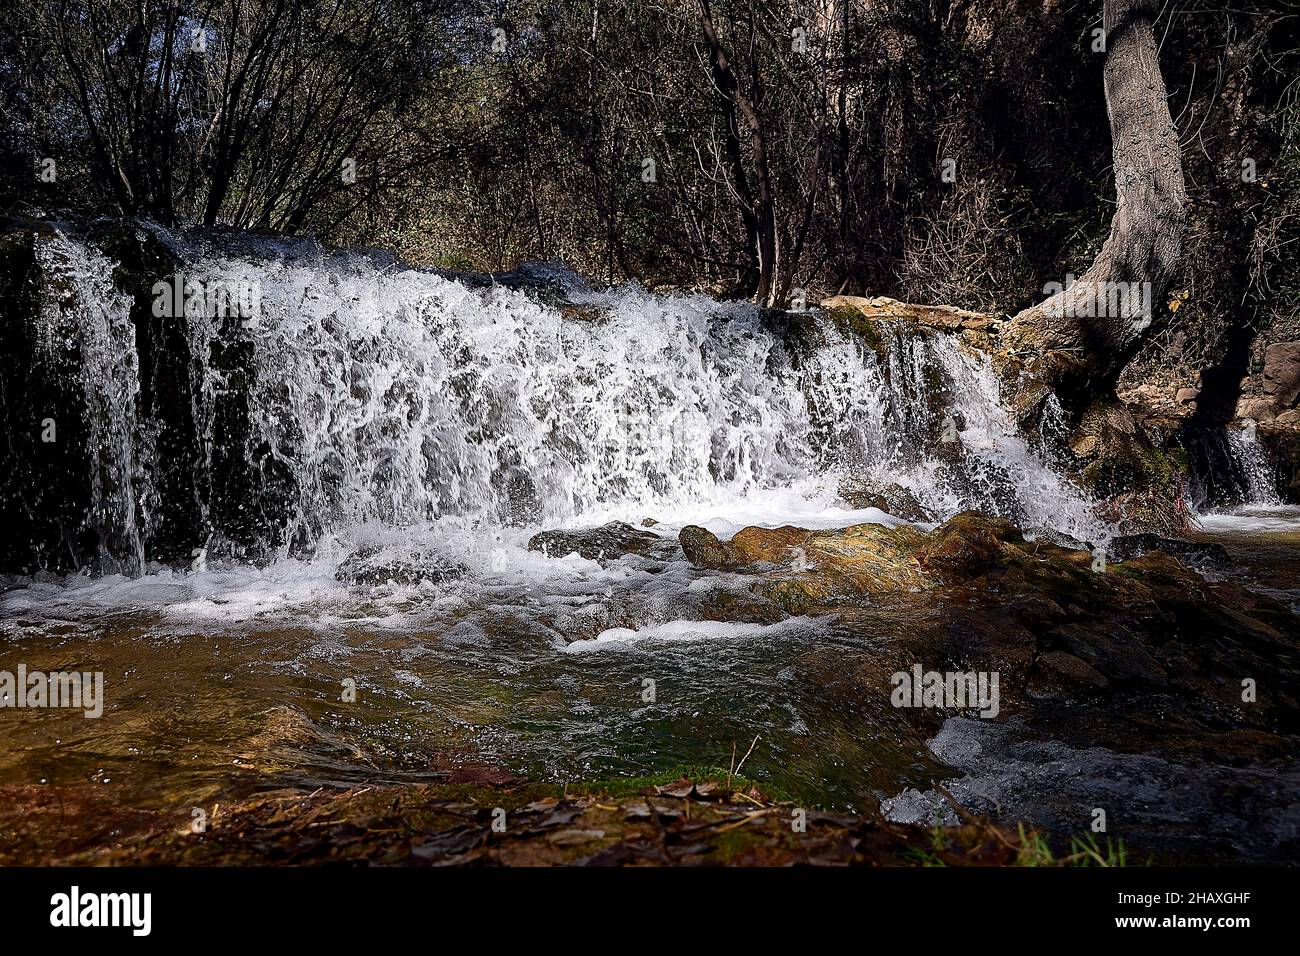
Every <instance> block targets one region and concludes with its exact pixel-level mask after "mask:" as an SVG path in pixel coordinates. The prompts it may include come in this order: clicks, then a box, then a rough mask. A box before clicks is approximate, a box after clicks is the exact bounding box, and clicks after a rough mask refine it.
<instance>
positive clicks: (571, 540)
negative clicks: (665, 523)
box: [528, 521, 664, 561]
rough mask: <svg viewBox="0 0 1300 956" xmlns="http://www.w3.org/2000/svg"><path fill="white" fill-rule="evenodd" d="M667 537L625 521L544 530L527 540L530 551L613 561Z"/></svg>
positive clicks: (645, 548)
mask: <svg viewBox="0 0 1300 956" xmlns="http://www.w3.org/2000/svg"><path fill="white" fill-rule="evenodd" d="M663 540H664V539H663V538H662V537H660V536H659V535H657V534H655V533H654V532H653V531H642V530H641V529H639V528H634V527H632V526H631V525H630V524H627V523H626V522H623V521H611V522H610V523H609V524H606V525H601V526H600V527H599V528H583V529H580V530H576V531H542V532H540V533H539V534H535V535H533V536H532V538H531V539H530V540H529V542H528V550H529V551H540V552H542V553H543V554H545V555H547V556H548V557H552V558H562V557H564V556H565V555H568V554H573V553H575V552H576V553H577V554H580V555H581V556H582V557H584V558H586V559H587V560H589V561H612V560H615V559H617V558H621V557H623V555H625V554H646V553H647V552H649V551H650V550H651V549H653V548H654V547H655V545H657V544H659V543H660V542H661V541H663Z"/></svg>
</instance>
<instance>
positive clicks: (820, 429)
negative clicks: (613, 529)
mask: <svg viewBox="0 0 1300 956" xmlns="http://www.w3.org/2000/svg"><path fill="white" fill-rule="evenodd" d="M162 235H163V238H164V239H165V240H166V241H167V242H168V243H169V244H170V246H171V248H172V249H173V250H174V251H175V252H176V253H177V254H178V255H179V257H180V260H181V261H182V262H183V264H184V265H183V268H184V275H183V276H178V277H177V280H176V281H178V282H180V283H182V285H183V286H184V287H185V288H189V287H190V284H191V283H192V284H194V286H195V287H196V288H205V289H208V290H211V289H212V288H214V287H216V288H222V289H249V288H254V289H257V290H259V291H258V294H259V306H260V307H259V308H258V309H257V311H256V315H255V316H254V318H253V319H252V320H251V321H240V322H232V321H230V318H229V316H227V315H223V314H214V313H213V311H212V310H205V309H197V310H192V314H186V315H183V316H181V315H177V316H176V317H174V318H167V319H164V320H163V321H166V322H173V323H179V324H180V326H181V331H182V334H183V337H184V341H185V343H186V348H187V350H188V354H187V355H186V356H184V357H183V358H184V362H185V364H186V366H187V367H188V369H189V401H190V414H189V416H188V418H187V419H186V421H187V422H189V423H191V424H189V425H188V426H187V427H190V428H192V430H193V432H194V434H193V435H191V436H189V439H190V440H191V441H192V443H193V447H194V448H195V449H196V450H197V451H196V452H195V455H194V457H195V458H196V461H195V462H193V466H192V470H193V473H194V474H193V480H192V483H191V485H190V486H188V487H187V494H189V495H192V496H193V497H194V498H196V499H197V500H198V510H197V514H198V519H197V524H198V525H199V526H197V527H194V528H193V529H192V530H191V534H190V540H189V541H187V542H184V544H185V546H186V552H187V553H189V551H190V549H193V552H192V553H195V554H202V555H206V554H207V550H206V549H207V547H208V545H209V544H210V543H211V542H212V541H213V540H214V539H215V540H216V541H218V542H222V541H224V539H225V537H226V536H227V534H228V533H230V530H229V529H228V528H225V527H223V526H222V525H223V519H222V518H221V517H220V515H218V514H217V513H216V512H217V511H218V510H219V509H217V508H216V507H215V505H214V502H213V500H212V498H213V489H214V488H215V487H218V486H220V485H222V483H223V482H224V483H225V484H226V485H227V486H231V485H232V484H233V485H234V486H235V487H236V495H237V496H242V499H248V500H241V501H240V503H239V504H238V506H237V507H238V509H240V510H244V509H245V508H246V507H248V508H251V507H252V506H251V501H252V500H256V499H259V498H274V497H277V496H278V498H279V499H281V500H282V503H283V508H282V513H280V514H278V515H274V516H270V517H264V519H262V524H261V526H259V525H258V522H257V521H252V523H251V528H252V534H253V536H254V537H260V538H261V539H262V544H264V545H265V544H267V543H270V542H279V544H278V545H276V548H277V549H278V550H279V551H280V553H281V554H284V553H285V552H286V551H289V550H293V551H295V552H296V553H302V551H303V549H306V550H307V552H310V551H311V550H312V548H313V547H314V546H315V545H316V543H317V542H319V541H321V540H323V539H334V538H339V537H342V538H346V537H347V536H348V534H349V532H350V530H351V529H356V528H358V527H362V526H366V525H375V524H378V525H380V526H384V527H388V528H403V527H408V528H409V527H422V528H428V527H429V526H434V527H441V528H445V529H458V530H462V531H463V530H466V529H477V530H478V531H480V532H481V531H483V530H484V529H493V528H502V527H507V526H521V527H532V528H536V527H538V526H543V525H547V526H554V525H566V524H568V525H572V524H592V523H597V522H600V521H605V520H609V519H610V518H613V517H619V518H624V519H628V520H638V519H639V518H640V517H643V516H646V515H654V516H656V517H658V518H660V519H667V520H670V521H671V519H673V518H675V517H678V516H692V515H705V516H707V515H710V514H713V515H725V514H727V513H730V512H733V511H735V510H736V506H737V503H739V502H757V501H759V500H760V499H762V500H763V501H766V502H767V503H766V504H765V505H764V504H754V505H753V506H752V507H749V508H747V509H744V508H742V509H741V510H742V511H743V512H744V513H745V514H748V515H751V516H753V515H754V514H755V513H756V512H757V513H759V514H760V517H759V520H761V521H762V520H768V519H769V516H763V515H762V514H761V512H762V511H763V510H764V508H767V509H772V508H775V509H776V511H777V512H778V513H774V514H771V515H770V520H773V521H776V520H781V519H783V518H785V517H787V516H788V515H787V514H783V513H779V512H780V511H781V508H782V507H784V508H785V509H786V511H788V510H789V508H790V505H791V502H797V503H798V504H797V507H796V510H797V511H799V512H816V511H817V510H819V509H821V508H825V507H826V506H828V505H830V504H831V503H832V502H833V500H834V495H833V481H832V480H831V479H833V478H834V477H835V475H837V474H838V473H841V472H851V473H856V474H867V475H870V476H872V477H874V478H877V479H880V480H885V481H890V482H896V483H898V484H901V485H903V486H905V487H907V488H909V489H911V490H912V491H913V492H914V494H915V495H916V497H917V498H918V499H919V500H920V501H921V502H922V503H923V504H924V505H925V506H926V507H927V509H928V510H929V511H930V512H931V513H932V514H933V515H934V516H935V517H936V518H937V519H941V518H943V517H946V516H948V515H951V514H953V513H956V512H957V511H960V510H963V509H966V508H979V509H981V510H984V511H987V512H991V513H994V514H1001V515H1005V516H1007V517H1010V518H1012V519H1013V520H1015V521H1016V522H1017V523H1019V524H1021V525H1022V526H1024V527H1027V528H1033V527H1044V528H1054V529H1057V530H1060V531H1064V532H1067V533H1069V534H1071V535H1073V536H1075V537H1078V538H1080V539H1084V540H1099V539H1102V538H1104V537H1105V536H1106V529H1105V527H1104V526H1102V525H1101V524H1100V523H1099V522H1098V521H1096V520H1095V519H1094V518H1093V517H1092V516H1091V512H1090V508H1089V503H1088V501H1087V500H1085V498H1084V497H1083V496H1082V495H1081V494H1080V493H1079V492H1078V490H1077V489H1076V488H1075V486H1073V485H1072V484H1071V483H1070V482H1069V481H1067V480H1065V479H1063V478H1061V477H1060V476H1059V475H1057V474H1056V473H1054V472H1053V471H1052V469H1051V468H1050V467H1049V466H1048V465H1047V464H1045V463H1044V461H1043V460H1042V459H1041V457H1039V455H1038V454H1036V453H1035V451H1034V450H1033V449H1031V448H1030V447H1029V446H1028V445H1027V443H1026V442H1025V440H1024V439H1023V438H1022V437H1021V436H1019V435H1018V434H1017V431H1016V428H1015V426H1014V425H1013V423H1012V421H1011V419H1010V416H1009V415H1008V414H1007V412H1006V410H1005V409H1004V408H1003V407H1002V406H1001V404H1000V402H999V398H998V389H997V384H996V381H995V379H994V377H993V375H992V373H991V371H990V370H989V368H988V367H987V364H986V363H985V362H984V361H983V360H982V359H981V358H979V357H977V356H975V355H974V354H972V353H970V352H969V351H967V350H965V349H963V348H962V347H961V346H960V345H959V344H958V342H957V341H956V340H955V339H953V338H951V337H948V336H945V335H941V334H932V333H929V332H922V331H919V330H916V329H913V328H902V327H897V326H890V325H882V326H881V329H880V333H881V334H880V338H879V340H878V341H874V342H871V341H867V340H866V339H865V338H863V337H862V336H860V335H857V334H853V333H849V332H846V331H843V330H841V329H839V328H837V327H836V326H835V325H834V324H833V323H831V322H828V321H822V320H817V319H815V318H810V317H808V316H786V317H781V316H780V315H779V314H777V315H774V314H772V313H762V312H760V311H759V310H757V309H755V308H753V307H751V306H747V305H739V304H722V303H718V302H716V301H713V300H711V299H707V298H704V297H701V296H688V295H653V294H650V293H647V292H645V291H643V290H641V289H639V288H635V287H630V288H624V289H619V290H614V291H607V292H594V291H591V290H590V289H588V288H586V287H585V286H583V285H582V284H581V283H580V282H579V281H577V280H576V279H574V278H572V277H571V278H570V280H569V283H568V288H566V289H565V290H564V292H565V295H564V298H565V300H566V301H565V302H564V304H561V305H554V304H547V302H546V301H545V299H546V297H545V296H543V297H539V296H537V295H535V294H531V293H529V292H527V291H522V290H518V289H511V288H506V287H503V286H488V287H483V286H481V285H475V284H473V283H470V282H467V281H462V280H460V279H455V278H448V277H444V276H441V275H437V274H433V273H430V272H425V271H420V270H415V269H410V268H401V267H397V266H393V265H377V264H376V263H375V262H374V261H373V260H372V259H370V258H368V257H365V256H361V255H351V256H349V255H343V254H336V255H326V254H322V253H320V252H319V250H316V249H315V248H314V247H311V248H304V246H303V245H301V244H299V245H292V244H279V245H276V244H265V243H264V244H263V245H262V246H261V247H259V248H258V249H257V250H256V251H254V252H250V251H248V250H247V249H244V250H239V251H237V252H233V253H232V252H230V251H229V250H226V249H213V248H210V247H206V246H203V245H201V244H198V243H193V244H191V243H188V242H183V241H180V240H176V239H174V238H172V237H170V236H167V235H166V234H162ZM46 250H47V251H46V252H45V255H46V256H47V257H48V258H49V259H51V260H54V259H58V260H60V261H59V262H58V263H55V262H53V261H51V262H50V263H49V269H50V271H51V274H66V275H67V276H68V277H69V282H70V286H69V289H68V291H67V292H66V293H65V294H64V295H63V299H64V300H66V301H63V302H62V304H61V305H59V307H58V308H57V309H55V308H54V305H53V303H49V304H47V309H46V310H45V313H44V314H45V315H46V318H44V319H43V320H42V321H43V322H45V323H46V325H47V326H48V328H47V329H46V331H45V332H44V333H43V334H46V335H56V334H57V335H63V336H65V337H71V338H73V339H75V340H76V341H77V342H78V343H79V344H80V354H81V377H82V382H83V385H84V394H85V398H86V409H85V414H86V416H87V419H88V420H89V421H90V423H91V436H90V442H89V447H90V450H91V451H90V455H89V460H90V467H91V470H92V476H91V484H92V488H93V492H92V502H91V511H90V514H89V515H88V518H87V520H88V522H89V523H90V524H92V525H93V526H94V527H95V528H96V530H97V531H99V533H100V537H101V539H102V540H103V541H104V542H105V544H104V546H103V547H104V549H105V550H108V551H113V552H114V553H115V554H116V555H117V556H118V558H119V560H120V561H121V562H122V564H121V566H122V567H123V568H124V569H125V570H128V571H138V570H139V569H140V568H141V567H142V566H143V562H144V558H145V557H146V556H147V555H148V554H149V543H150V542H149V539H150V532H151V527H150V523H149V521H148V520H147V517H148V515H149V513H150V510H151V508H152V506H153V498H154V497H155V496H154V492H153V489H152V486H151V484H150V481H149V471H150V467H149V466H150V465H151V463H153V462H154V459H155V457H156V453H155V451H154V449H155V446H156V436H157V434H158V432H159V430H160V429H161V428H162V427H163V426H162V425H161V424H159V423H158V422H155V421H150V420H137V419H138V417H139V416H138V412H137V398H138V395H139V392H140V383H139V381H138V378H139V375H140V374H141V373H140V366H139V362H138V360H137V359H136V349H135V347H134V341H133V338H134V335H133V329H132V320H131V317H130V299H129V298H128V297H127V296H126V295H124V294H123V293H122V292H121V291H119V290H118V289H117V288H116V287H115V285H114V282H113V268H114V264H113V263H112V262H111V261H110V260H109V259H108V258H107V257H106V256H105V255H103V254H102V253H100V252H98V251H96V250H94V249H92V248H90V247H89V246H88V245H87V244H86V243H84V242H82V241H80V240H76V239H71V238H67V237H60V239H59V240H58V241H57V242H55V243H50V244H47V246H46ZM232 409H233V410H234V411H233V412H232ZM232 416H233V417H236V418H239V419H240V421H239V423H238V427H234V428H232V427H229V426H223V425H222V423H223V422H229V421H230V420H231V419H232ZM223 427H225V431H224V432H223V431H221V429H222V428H223ZM232 436H233V437H234V439H235V440H237V441H238V443H239V445H240V447H239V448H237V449H235V450H234V452H233V457H234V458H236V459H243V464H244V465H245V466H246V467H247V468H248V474H247V475H245V476H244V477H243V478H242V479H240V481H242V482H243V484H242V485H241V484H240V481H233V482H232V480H231V479H229V478H228V477H223V474H222V471H223V468H227V469H228V466H223V465H222V464H221V462H219V461H218V460H217V458H216V454H215V453H216V452H217V451H220V449H221V447H222V445H223V443H225V444H228V443H230V441H231V440H232ZM227 454H228V455H229V454H231V452H230V451H229V449H227ZM268 475H270V476H273V477H274V480H273V481H272V480H271V479H268V477H267V476H268ZM189 488H192V491H191V490H189ZM774 496H775V497H774ZM777 499H780V500H781V501H783V502H784V505H783V506H775V505H773V502H774V501H776V500H777ZM226 510H227V511H229V509H226ZM226 523H229V522H226ZM249 528H250V524H249V523H248V522H245V524H244V527H243V528H242V531H243V533H244V536H245V538H247V537H248V536H249ZM240 553H241V549H240V548H239V547H235V546H231V547H230V548H229V549H228V552H226V556H231V555H238V554H240ZM262 553H265V548H263V549H262Z"/></svg>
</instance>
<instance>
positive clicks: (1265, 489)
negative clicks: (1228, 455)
mask: <svg viewBox="0 0 1300 956" xmlns="http://www.w3.org/2000/svg"><path fill="white" fill-rule="evenodd" d="M1228 447H1229V448H1230V449H1231V452H1232V456H1233V458H1234V459H1235V462H1236V464H1237V466H1238V469H1239V471H1240V473H1241V476H1242V478H1243V483H1244V485H1245V487H1244V489H1243V490H1244V491H1245V494H1246V501H1245V503H1246V504H1248V505H1265V506H1272V505H1278V504H1280V503H1281V500H1280V499H1279V498H1278V494H1277V485H1276V482H1274V480H1273V473H1272V468H1271V466H1270V464H1269V460H1268V455H1267V453H1265V451H1264V446H1263V445H1261V444H1260V441H1259V435H1258V433H1257V432H1256V426H1255V422H1254V421H1253V420H1251V419H1247V420H1246V421H1245V422H1244V423H1243V425H1242V427H1241V428H1237V429H1233V430H1231V431H1230V432H1229V433H1228Z"/></svg>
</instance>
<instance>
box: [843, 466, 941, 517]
mask: <svg viewBox="0 0 1300 956" xmlns="http://www.w3.org/2000/svg"><path fill="white" fill-rule="evenodd" d="M836 490H837V493H838V494H839V496H840V499H841V500H842V501H843V502H844V503H845V504H846V505H848V506H849V507H850V508H877V509H879V510H880V511H883V512H885V513H886V514H890V515H893V516H894V517H895V518H902V519H903V520H904V521H931V520H933V516H932V515H931V514H930V513H929V512H928V511H926V509H925V507H924V506H923V505H922V504H921V503H920V502H919V501H917V500H916V495H914V494H912V492H911V491H910V490H908V489H907V488H904V487H903V486H902V485H900V484H898V483H897V482H893V481H890V482H882V481H878V480H876V479H875V478H867V477H864V476H859V475H845V476H844V477H843V478H841V479H840V483H839V487H838V489H836Z"/></svg>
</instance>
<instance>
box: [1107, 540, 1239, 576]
mask: <svg viewBox="0 0 1300 956" xmlns="http://www.w3.org/2000/svg"><path fill="white" fill-rule="evenodd" d="M1151 551H1163V552H1164V553H1165V554H1168V555H1171V556H1172V557H1175V558H1178V559H1179V560H1180V561H1182V562H1183V563H1184V564H1188V565H1191V566H1193V567H1198V568H1199V567H1212V568H1226V567H1231V566H1232V559H1231V558H1230V557H1229V556H1228V552H1227V550H1226V549H1225V548H1224V547H1223V545H1221V544H1212V543H1209V542H1201V541H1180V540H1178V539H1177V538H1162V537H1160V536H1159V535H1154V534H1127V535H1121V536H1120V537H1118V538H1112V539H1111V541H1110V544H1109V545H1108V546H1107V548H1106V557H1107V559H1108V560H1110V561H1129V560H1131V559H1133V558H1138V557H1141V556H1142V555H1144V554H1147V553H1149V552H1151Z"/></svg>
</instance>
